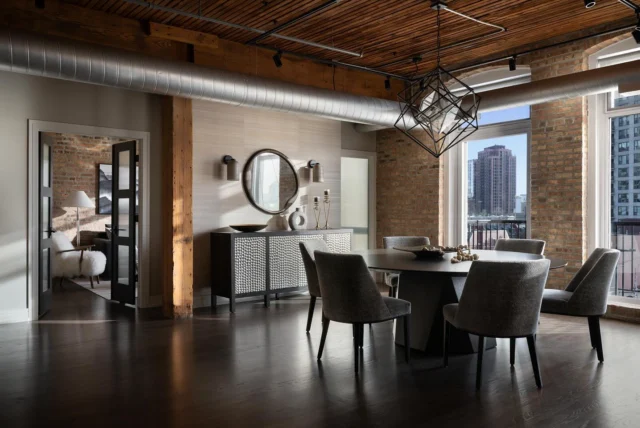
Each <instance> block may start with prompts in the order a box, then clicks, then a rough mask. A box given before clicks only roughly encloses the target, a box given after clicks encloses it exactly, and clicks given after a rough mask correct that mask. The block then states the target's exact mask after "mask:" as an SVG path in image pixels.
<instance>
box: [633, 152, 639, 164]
mask: <svg viewBox="0 0 640 428" xmlns="http://www.w3.org/2000/svg"><path fill="white" fill-rule="evenodd" d="M633 163H640V153H634V154H633Z"/></svg>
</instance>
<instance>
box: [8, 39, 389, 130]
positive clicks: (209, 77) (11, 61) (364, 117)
mask: <svg viewBox="0 0 640 428" xmlns="http://www.w3.org/2000/svg"><path fill="white" fill-rule="evenodd" d="M0 70H3V71H11V72H15V73H23V74H31V75H35V76H44V77H52V78H55V79H64V80H72V81H75V82H84V83H92V84H96V85H104V86H112V87H116V88H123V89H131V90H135V91H141V92H148V93H153V94H160V95H171V96H177V97H185V98H193V99H202V100H208V101H215V102H220V103H227V104H232V105H236V106H247V107H260V108H266V109H272V110H280V111H285V112H295V113H308V114H313V115H317V116H323V117H327V118H331V119H337V120H343V121H348V122H356V123H366V124H373V125H382V126H388V125H389V124H391V125H393V123H395V121H396V119H397V118H398V103H397V102H395V101H389V100H383V99H378V98H372V97H364V96H357V95H350V94H345V93H342V92H335V91H331V90H327V89H318V88H312V87H309V86H303V85H296V84H292V83H287V82H281V81H276V80H268V79H263V78H260V77H255V76H248V75H243V74H239V73H232V72H228V71H222V70H215V69H210V68H206V67H201V66H197V65H194V64H191V63H187V62H177V61H168V60H164V59H158V58H153V57H149V56H144V55H140V54H137V53H132V52H126V51H122V50H117V49H111V48H107V47H103V46H96V45H91V44H87V43H82V42H77V41H72V40H67V39H61V38H56V37H51V36H43V35H39V34H33V33H29V32H24V31H15V30H9V29H6V28H4V29H0Z"/></svg>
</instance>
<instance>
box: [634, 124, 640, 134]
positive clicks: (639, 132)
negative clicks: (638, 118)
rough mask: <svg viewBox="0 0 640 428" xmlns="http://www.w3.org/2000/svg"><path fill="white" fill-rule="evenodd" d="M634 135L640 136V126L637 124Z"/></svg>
mask: <svg viewBox="0 0 640 428" xmlns="http://www.w3.org/2000/svg"><path fill="white" fill-rule="evenodd" d="M633 136H634V137H640V126H636V127H635V128H633Z"/></svg>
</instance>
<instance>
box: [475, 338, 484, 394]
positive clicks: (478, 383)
mask: <svg viewBox="0 0 640 428" xmlns="http://www.w3.org/2000/svg"><path fill="white" fill-rule="evenodd" d="M483 354H484V336H478V366H477V369H476V389H480V386H481V385H482V356H483Z"/></svg>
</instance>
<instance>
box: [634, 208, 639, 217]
mask: <svg viewBox="0 0 640 428" xmlns="http://www.w3.org/2000/svg"><path fill="white" fill-rule="evenodd" d="M639 215H640V206H634V207H633V216H634V217H637V216H639Z"/></svg>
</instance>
